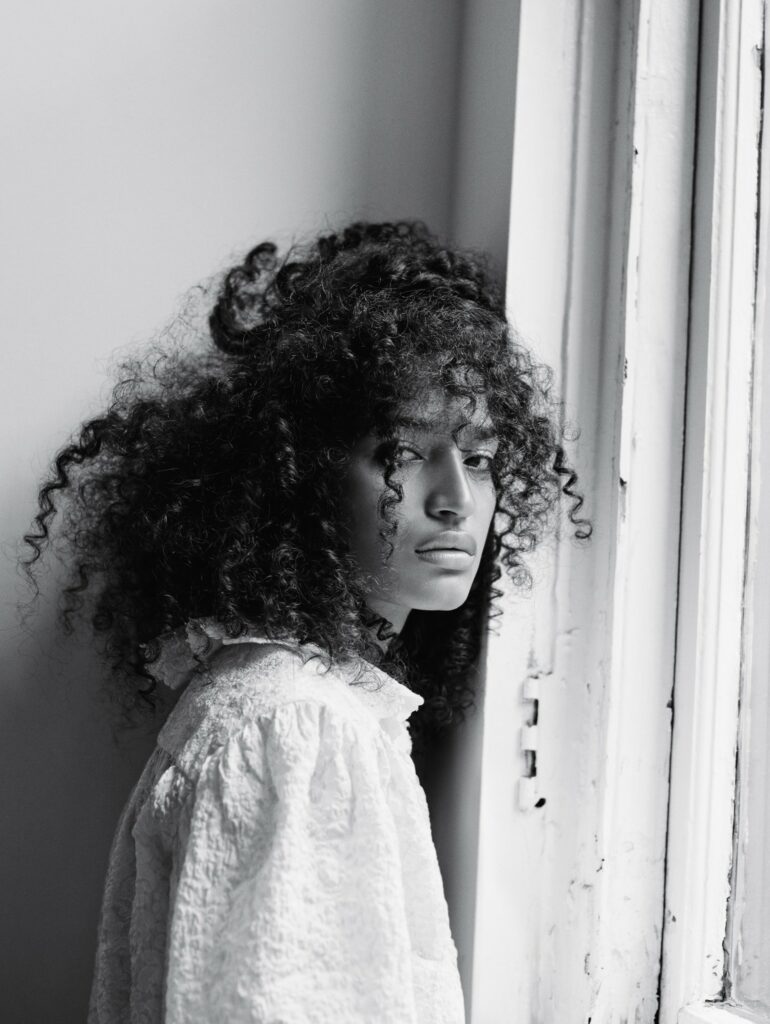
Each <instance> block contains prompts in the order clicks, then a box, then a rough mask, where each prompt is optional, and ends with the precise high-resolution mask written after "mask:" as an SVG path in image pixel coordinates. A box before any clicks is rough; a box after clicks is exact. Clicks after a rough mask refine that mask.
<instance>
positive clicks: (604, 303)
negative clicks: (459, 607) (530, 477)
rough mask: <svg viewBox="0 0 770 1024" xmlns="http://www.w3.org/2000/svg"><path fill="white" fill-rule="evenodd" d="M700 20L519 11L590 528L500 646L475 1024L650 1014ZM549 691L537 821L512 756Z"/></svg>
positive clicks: (528, 141)
mask: <svg viewBox="0 0 770 1024" xmlns="http://www.w3.org/2000/svg"><path fill="white" fill-rule="evenodd" d="M697 25H698V4H697V0H678V2H677V3H674V4H672V3H670V0H623V2H621V3H617V2H615V0H581V2H579V3H575V2H574V0H551V2H549V3H548V4H541V3H535V2H527V0H522V2H521V3H520V4H519V48H518V64H517V76H516V109H515V121H514V150H513V170H512V188H511V218H510V240H509V254H508V299H509V304H510V314H511V319H512V321H513V322H514V324H515V325H516V326H517V327H518V329H519V330H520V332H521V334H522V336H523V338H524V339H525V341H527V342H529V343H531V344H532V346H533V348H534V349H535V351H536V353H537V354H538V356H540V357H541V358H542V359H543V361H545V362H548V363H550V364H551V365H552V366H553V367H554V370H555V383H554V389H555V390H558V392H559V393H560V394H562V395H563V396H564V398H565V418H566V421H567V423H568V424H569V423H574V424H576V425H578V426H579V428H580V430H581V436H580V439H579V441H578V442H577V443H576V444H575V445H569V446H568V447H569V451H570V455H571V456H572V457H573V461H575V462H576V464H577V469H578V472H579V475H580V486H581V489H582V490H583V491H584V492H585V493H586V495H587V499H588V501H587V506H586V511H587V512H588V514H589V515H590V516H591V517H592V519H593V520H594V526H595V533H594V537H593V540H592V542H591V544H590V545H589V546H587V547H581V546H578V545H575V544H570V543H569V542H566V541H565V542H563V543H562V544H560V545H559V546H558V548H557V549H546V550H545V551H544V552H543V553H542V554H541V556H540V557H539V558H538V560H537V561H536V562H535V564H534V569H535V577H536V585H535V590H534V592H533V594H532V595H531V596H530V597H529V598H528V599H525V598H522V597H514V596H510V597H509V603H508V610H507V612H506V616H505V618H504V621H503V622H502V624H501V628H500V631H499V633H498V634H497V635H495V636H493V637H491V639H490V645H489V657H488V675H487V696H486V705H485V727H484V750H483V761H482V793H481V816H480V820H481V832H480V840H479V880H478V902H477V917H476V944H475V946H476V952H475V962H474V999H473V1017H472V1020H473V1024H509V1022H511V1021H513V1022H516V1024H518V1022H519V1021H521V1022H529V1021H537V1022H538V1024H564V1022H566V1021H587V1020H588V1019H589V1018H591V1019H593V1021H595V1022H597V1024H621V1022H623V1024H625V1022H627V1021H637V1022H650V1024H652V1021H653V1019H654V1017H655V1012H656V1007H657V987H658V973H659V956H660V941H661V931H662V917H663V878H664V874H663V871H664V856H665V825H666V806H667V795H668V764H669V752H670V709H669V707H668V702H669V698H670V694H671V686H672V680H673V671H674V640H675V636H674V624H675V621H676V598H677V591H676V567H677V547H678V529H679V511H680V510H679V502H680V488H681V458H682V433H683V418H684V412H683V408H684V388H685V376H684V371H685V358H686V336H687V316H688V295H687V291H688V290H687V277H688V266H689V242H690V207H691V189H692V166H693V149H694V120H695V116H694V115H695V79H696V64H697V61H696V53H697V39H696V35H697ZM566 527H567V524H565V530H564V533H565V536H569V529H567V528H566ZM535 692H536V693H537V695H538V701H539V717H538V730H537V731H538V736H537V741H536V742H537V777H536V780H535V781H534V785H532V786H530V787H529V788H531V789H534V790H535V793H536V795H537V798H538V800H544V801H545V802H544V804H543V805H541V807H539V808H538V807H535V806H534V801H530V802H529V804H527V801H526V800H524V801H523V802H522V804H521V805H520V804H519V801H518V800H517V795H516V782H517V777H518V776H520V775H521V774H522V772H523V767H524V759H523V757H522V755H521V753H520V752H519V751H518V750H516V749H515V746H513V745H512V736H513V735H516V734H517V733H518V731H519V727H520V726H521V725H523V724H524V723H525V721H526V720H527V714H528V711H529V709H530V707H531V704H530V702H529V701H527V700H525V699H524V698H525V697H527V696H528V695H529V696H530V697H531V696H532V695H533V693H535ZM501 908H504V909H501Z"/></svg>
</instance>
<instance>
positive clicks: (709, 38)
mask: <svg viewBox="0 0 770 1024" xmlns="http://www.w3.org/2000/svg"><path fill="white" fill-rule="evenodd" d="M764 14H765V3H764V0H721V2H720V3H718V4H710V3H708V2H707V3H704V4H703V5H702V9H701V44H700V69H699V111H698V152H697V157H696V200H695V205H694V218H693V228H694V235H693V238H694V245H693V263H692V275H691V289H690V308H691V312H690V342H689V356H688V399H687V429H686V447H685V470H684V479H683V511H682V543H681V549H680V583H679V592H680V600H679V612H678V622H677V664H676V675H675V687H674V729H673V743H672V760H671V793H670V805H669V823H668V844H667V867H666V899H665V920H664V935H663V963H662V979H661V981H662V983H661V1008H660V1024H696V1022H697V1024H701V1022H703V1024H706V1022H715V1024H716V1022H717V1021H718V1022H720V1024H727V1022H728V1021H729V1022H735V1024H738V1022H739V1021H745V1020H746V1019H750V1020H751V1019H753V1020H759V1018H757V1017H752V1016H751V1014H750V1013H749V1012H748V1011H746V1010H744V1009H742V1008H740V1007H738V1006H736V1005H734V1004H732V1003H731V1002H730V1001H729V963H728V958H727V956H726V952H725V951H726V948H727V932H728V924H729V921H728V913H729V903H730V899H731V882H732V870H733V849H734V837H733V827H734V811H735V800H736V762H737V758H736V755H737V745H738V738H739V728H740V693H741V677H742V672H743V670H744V653H745V647H744V642H745V638H744V627H745V619H744V610H745V607H744V602H745V598H746V582H747V568H748V565H749V558H750V538H749V535H748V530H747V522H748V519H747V513H748V502H749V494H750V482H751V477H750V472H751V458H750V448H751V446H750V443H749V439H750V438H751V432H752V422H753V421H752V413H753V374H754V368H755V338H756V334H755V298H756V286H757V267H756V259H755V247H756V239H757V224H758V216H759V193H758V182H759V161H760V153H759V146H760V140H761V116H762V83H761V60H758V59H757V58H758V55H760V54H761V53H762V51H763V47H764V39H763V31H764ZM688 595H694V599H693V600H690V599H688Z"/></svg>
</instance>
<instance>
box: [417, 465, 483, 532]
mask: <svg viewBox="0 0 770 1024" xmlns="http://www.w3.org/2000/svg"><path fill="white" fill-rule="evenodd" d="M475 507H476V503H475V500H474V497H473V491H472V490H471V487H470V484H469V482H468V476H467V473H466V470H465V465H464V463H463V457H462V453H461V452H459V451H457V450H455V451H454V452H451V453H447V455H446V456H445V458H443V459H442V460H441V462H440V463H439V465H437V466H436V468H435V472H434V476H433V480H432V481H431V487H430V489H429V491H428V494H427V500H426V510H427V512H428V515H430V516H434V517H436V518H441V519H447V518H457V519H466V518H467V517H468V516H469V515H470V514H471V513H472V512H473V510H474V508H475Z"/></svg>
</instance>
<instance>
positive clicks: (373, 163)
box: [0, 0, 514, 1024]
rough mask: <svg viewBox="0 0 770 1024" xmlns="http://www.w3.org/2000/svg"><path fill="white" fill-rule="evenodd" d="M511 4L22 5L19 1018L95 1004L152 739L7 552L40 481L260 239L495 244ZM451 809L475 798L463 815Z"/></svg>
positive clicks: (10, 399) (7, 824) (6, 275)
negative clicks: (409, 228) (143, 358)
mask: <svg viewBox="0 0 770 1024" xmlns="http://www.w3.org/2000/svg"><path fill="white" fill-rule="evenodd" d="M513 6H514V5H512V4H511V3H508V2H507V0H468V2H467V3H463V2H462V0H389V2H388V3H387V4H383V3H378V2H376V0H324V2H323V3H321V4H319V3H315V2H313V0H283V2H282V3H281V4H277V3H269V4H268V3H258V2H255V0H231V2H229V3H228V4H226V5H225V4H220V3H216V2H215V0H209V2H205V0H184V2H183V0H166V2H165V3H164V4H155V3H151V2H150V0H134V2H133V3H131V4H128V5H126V4H119V3H117V0H73V3H69V4H66V5H59V4H57V3H56V2H55V0H41V2H38V3H36V4H34V5H15V6H14V9H13V10H12V11H8V12H6V16H5V39H4V44H5V45H4V50H5V53H4V60H3V62H2V71H0V75H2V78H3V79H4V80H5V81H4V85H5V89H4V94H5V95H6V97H10V99H11V103H9V104H7V106H6V109H5V110H4V111H3V114H2V120H3V127H4V135H5V136H6V138H7V139H9V140H12V145H10V146H9V145H8V144H6V146H5V152H4V156H5V161H4V164H5V166H4V177H3V188H2V189H1V190H0V209H1V210H2V213H1V214H0V217H1V218H2V237H3V247H4V252H3V256H2V263H3V268H2V274H1V275H0V289H1V290H2V295H1V298H2V302H1V303H0V309H1V310H2V313H1V314H0V315H1V316H2V322H3V353H4V373H3V375H2V380H1V381H0V387H1V388H2V389H3V393H2V402H1V403H0V415H1V416H2V418H3V423H2V430H1V431H0V438H2V441H0V459H1V460H2V462H1V468H2V477H1V479H2V484H3V486H2V502H3V505H2V518H1V520H0V522H1V524H2V540H3V543H2V549H1V550H2V558H0V664H1V665H2V682H3V686H2V690H1V691H0V701H1V702H2V706H1V707H0V759H2V767H1V768H0V771H1V772H2V776H1V777H2V780H3V783H2V787H0V821H1V822H2V826H3V828H2V835H3V838H2V843H1V845H0V858H1V859H0V886H1V887H2V892H3V904H2V925H1V926H0V928H1V929H2V932H1V934H2V939H1V940H0V941H1V945H0V993H1V994H0V1018H1V1019H2V1020H3V1021H4V1022H6V1024H16V1022H18V1024H21V1022H24V1024H28V1022H30V1021H35V1022H36V1021H48V1020H51V1021H54V1020H55V1021H57V1022H62V1024H67V1022H70V1021H72V1022H73V1024H74V1022H76V1021H81V1020H83V1019H84V1015H85V1005H86V999H87V992H88V987H89V983H90V973H91V961H92V956H93V947H94V937H95V931H94V929H95V923H96V919H97V914H98V907H99V901H100V897H101V887H102V882H103V875H104V869H105V865H106V859H107V853H108V847H109V842H110V839H111V836H112V832H113V829H114V826H115V823H116V818H117V815H118V813H119V811H120V807H121V806H122V804H123V802H124V800H125V798H126V795H127V793H128V791H129V789H130V787H131V785H132V784H133V782H134V781H135V778H136V776H137V774H138V772H139V770H140V768H141V765H142V763H143V761H144V759H145V757H146V756H147V753H148V751H149V749H150V748H151V745H152V741H153V736H152V735H151V734H149V735H145V736H141V735H132V736H125V735H123V736H120V737H118V738H116V737H114V736H113V734H112V731H111V727H110V724H109V719H108V715H107V712H106V708H105V704H104V699H103V697H102V696H101V694H102V693H103V691H104V689H105V688H106V686H107V684H108V678H107V675H106V672H105V669H104V667H103V666H102V665H101V664H100V663H99V662H98V660H97V659H96V657H95V655H94V654H93V653H92V649H91V646H90V643H89V638H88V636H87V635H83V636H79V637H76V638H74V639H71V640H64V639H62V638H61V637H59V636H58V635H57V633H56V631H55V626H54V611H53V594H54V590H55V578H56V570H55V569H53V570H52V571H51V572H49V573H48V574H47V575H46V576H45V577H44V579H43V596H42V601H41V603H40V607H39V611H38V613H37V614H36V616H35V617H34V618H33V619H31V620H30V621H29V622H28V623H27V625H26V627H24V628H20V626H19V622H18V618H17V613H16V608H15V605H16V600H17V599H18V598H23V597H25V596H26V594H27V592H26V591H25V589H24V587H23V585H22V584H21V583H20V582H19V580H18V577H17V575H16V573H15V568H14V558H15V553H16V548H17V541H18V538H19V537H20V536H21V534H22V533H23V532H24V531H25V530H26V529H27V528H28V526H29V522H30V518H31V515H32V514H33V512H34V508H35V489H36V485H37V483H38V480H39V478H40V477H41V475H42V474H43V472H44V471H45V469H46V467H47V464H48V461H49V460H50V457H51V455H52V453H53V452H54V450H55V449H56V448H57V447H58V446H60V445H61V444H62V443H63V442H64V441H65V440H66V439H67V436H68V434H69V432H70V431H71V430H72V429H73V428H74V427H75V426H77V424H78V423H79V422H80V421H81V420H82V419H83V418H84V417H86V416H88V415H91V414H93V413H95V412H96V411H98V409H99V408H100V405H101V403H102V401H103V400H104V399H105V397H106V395H107V393H108V376H107V373H108V368H109V364H110V361H111V360H112V358H113V357H114V354H115V353H116V352H118V353H119V352H120V351H127V350H129V349H130V348H131V346H132V345H133V344H134V343H136V342H140V343H141V342H143V341H144V340H146V339H147V338H149V337H150V336H152V335H153V334H154V333H155V332H156V331H157V330H158V329H159V327H161V326H162V325H163V324H164V323H165V322H166V321H167V320H168V319H169V318H170V317H172V316H173V314H174V312H175V309H176V306H177V304H178V302H179V301H180V297H181V296H182V295H183V293H184V292H185V291H186V289H187V288H188V287H190V286H191V285H193V284H194V283H195V282H196V281H199V280H201V279H203V278H205V277H207V276H208V275H209V274H211V273H212V272H214V271H217V270H219V269H221V268H222V267H224V266H226V265H227V264H228V263H229V262H230V260H231V259H232V258H233V257H234V256H237V255H238V253H239V252H240V251H242V250H243V249H244V248H245V247H246V246H248V245H250V244H253V243H254V242H255V241H257V240H261V239H262V238H265V237H277V238H278V239H279V240H286V239H288V238H289V237H291V236H292V235H295V234H299V235H302V234H304V233H308V232H314V231H316V230H318V229H320V228H323V227H325V226H327V225H335V224H339V223H343V222H345V221H347V220H349V219H351V218H353V217H356V216H365V217H369V218H385V217H387V218H394V217H412V216H419V217H422V218H424V219H425V220H426V221H427V222H428V223H429V224H430V225H431V226H432V227H433V228H434V230H436V231H437V232H439V233H442V234H449V235H456V237H457V238H458V239H459V240H461V241H465V242H468V243H471V244H474V245H478V246H481V247H484V248H488V249H491V250H492V251H493V252H494V254H495V255H496V257H497V259H498V261H499V263H500V265H502V261H503V259H504V253H505V245H506V239H507V192H508V180H507V175H508V174H509V171H510V160H509V149H510V130H511V126H510V125H509V121H510V116H511V111H512V108H513V95H512V88H510V87H509V86H510V82H512V67H511V66H510V60H509V59H508V58H509V56H510V54H512V53H513V48H512V46H511V49H510V50H508V49H507V47H506V36H505V34H504V33H505V32H509V31H510V27H511V16H512V9H513ZM506 137H507V142H506ZM469 144H470V145H472V147H473V148H472V150H471V149H469V148H468V145H469ZM506 145H507V146H508V152H506ZM485 147H487V148H486V149H485ZM485 218H486V220H485ZM480 722H481V719H480V717H479V718H478V719H477V725H476V732H475V734H473V733H471V732H469V737H470V740H469V742H468V743H467V744H466V747H465V748H464V749H461V750H460V751H459V753H458V755H457V757H456V758H455V763H456V764H458V765H460V766H461V767H462V765H463V763H464V761H463V758H465V759H466V760H468V759H470V760H469V761H468V763H469V764H470V762H471V761H475V760H476V758H477V746H478V742H480V732H479V730H480ZM474 737H475V738H474ZM471 767H472V765H471ZM448 777H449V776H448ZM468 778H469V777H468V775H467V773H465V772H464V771H463V772H460V773H459V775H458V774H457V772H455V775H454V776H451V781H450V784H449V785H448V787H445V789H444V791H443V795H442V792H441V791H440V787H439V791H438V792H437V795H436V794H434V800H436V801H440V802H441V803H442V806H443V808H444V814H445V821H444V822H443V826H442V828H441V829H440V832H441V834H440V835H438V836H437V843H438V846H439V854H440V857H441V859H442V866H443V868H444V872H445V876H447V888H448V895H449V898H450V905H451V907H452V913H453V927H455V931H456V937H457V941H458V946H460V949H461V961H462V965H463V971H464V974H467V972H468V971H469V968H470V960H469V956H470V948H471V946H470V944H469V943H470V939H471V936H472V887H471V888H470V889H469V888H467V887H466V886H464V882H463V879H467V874H466V872H467V871H468V870H469V869H470V868H469V866H471V867H472V865H473V863H474V857H475V853H474V851H475V837H474V836H473V835H470V834H468V827H470V828H471V830H472V823H473V820H474V814H475V810H474V807H473V800H474V799H476V797H475V796H474V794H475V783H474V782H473V780H472V779H471V781H470V782H469V781H468ZM458 800H460V801H461V802H462V801H464V807H460V808H459V810H458V806H457V801H458ZM458 813H462V814H463V815H464V817H463V821H464V822H465V823H466V824H465V826H464V831H463V834H462V835H459V836H458V834H457V830H456V829H455V828H454V827H453V823H454V820H455V819H454V818H453V815H455V814H458ZM468 822H470V826H468V825H467V823H468ZM458 843H459V844H460V847H461V848H462V849H461V856H459V858H458V856H457V844H458ZM463 849H464V850H467V855H466V854H463V853H462V850H463ZM455 919H457V920H456V922H455ZM464 981H467V979H466V978H464Z"/></svg>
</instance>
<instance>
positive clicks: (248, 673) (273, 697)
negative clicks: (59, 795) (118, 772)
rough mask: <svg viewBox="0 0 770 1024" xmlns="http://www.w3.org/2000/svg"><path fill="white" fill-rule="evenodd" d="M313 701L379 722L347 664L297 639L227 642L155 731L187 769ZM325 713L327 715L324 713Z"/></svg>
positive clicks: (368, 724) (363, 723)
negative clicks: (356, 691) (357, 692)
mask: <svg viewBox="0 0 770 1024" xmlns="http://www.w3.org/2000/svg"><path fill="white" fill-rule="evenodd" d="M307 705H314V706H317V707H319V708H324V709H327V711H329V712H331V714H332V716H333V717H336V718H342V719H345V720H347V721H349V722H350V723H351V724H358V725H359V726H360V727H361V728H363V729H371V728H372V726H373V725H375V724H376V723H375V722H374V721H373V720H372V719H371V716H370V715H367V714H366V712H365V709H364V708H363V707H362V705H361V703H360V701H358V700H356V698H355V697H354V695H353V694H352V693H351V690H350V686H349V685H348V680H347V678H346V675H345V672H344V669H343V668H342V667H341V666H337V665H334V664H332V665H331V666H329V665H328V663H325V662H324V660H323V659H322V658H320V657H319V656H317V655H315V654H314V653H312V652H310V651H308V650H307V649H305V648H301V647H299V646H297V645H290V644H280V643H267V642H262V643H248V642H246V643H238V644H229V645H227V646H225V647H223V648H222V649H221V650H219V651H217V653H216V654H215V655H214V657H213V658H212V659H211V661H210V662H209V663H208V664H207V665H206V666H205V668H203V669H202V670H201V671H200V672H199V673H198V674H197V675H196V676H195V677H194V678H193V679H192V680H191V682H190V684H189V686H188V688H187V690H186V691H185V693H184V694H183V695H182V697H181V698H180V700H179V702H178V703H177V705H176V707H175V708H174V710H173V711H172V712H171V715H170V716H169V718H168V720H167V722H166V724H165V726H164V727H163V729H162V730H161V732H160V735H159V737H158V745H159V747H161V748H162V749H164V750H165V751H167V753H168V754H169V755H170V756H171V757H172V759H173V760H174V761H175V762H176V763H177V764H178V765H179V766H180V767H182V768H183V769H185V770H186V771H189V772H192V773H195V768H196V765H199V764H200V762H201V761H202V760H203V759H204V758H205V757H206V756H207V755H208V754H210V753H211V752H212V751H213V750H215V749H217V748H219V747H221V746H223V745H224V744H225V743H227V741H228V740H229V739H231V738H233V737H236V736H238V735H239V734H240V733H241V732H243V731H244V730H245V729H249V728H253V727H254V726H255V725H256V724H258V723H259V722H265V721H268V720H270V719H272V718H274V717H275V716H276V714H277V713H278V712H279V710H280V709H284V710H283V717H285V716H286V714H287V712H288V713H289V714H290V713H291V709H292V708H294V709H297V708H299V707H301V706H304V707H306V706H307ZM326 717H328V715H327V716H326Z"/></svg>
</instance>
